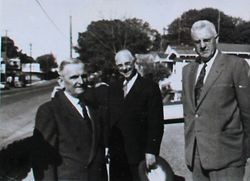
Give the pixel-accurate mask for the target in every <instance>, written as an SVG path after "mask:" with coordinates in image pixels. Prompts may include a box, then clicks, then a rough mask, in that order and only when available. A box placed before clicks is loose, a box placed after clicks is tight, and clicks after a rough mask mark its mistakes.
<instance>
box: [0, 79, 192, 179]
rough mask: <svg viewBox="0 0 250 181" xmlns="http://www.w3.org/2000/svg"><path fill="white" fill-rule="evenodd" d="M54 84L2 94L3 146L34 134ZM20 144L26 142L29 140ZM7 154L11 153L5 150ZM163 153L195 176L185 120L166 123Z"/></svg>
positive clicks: (187, 176) (185, 173)
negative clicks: (187, 152) (37, 116)
mask: <svg viewBox="0 0 250 181" xmlns="http://www.w3.org/2000/svg"><path fill="white" fill-rule="evenodd" d="M53 86H54V83H53V82H52V83H50V84H48V85H46V86H43V87H39V88H36V89H34V90H30V91H24V90H22V91H20V92H18V91H17V92H16V93H15V94H9V95H4V96H2V98H1V110H0V115H1V126H0V149H3V148H4V146H6V145H8V144H9V143H12V142H13V141H15V140H17V139H21V138H27V137H29V136H31V135H32V130H33V127H34V119H35V113H36V111H37V108H38V106H39V105H40V104H42V103H44V102H46V101H48V100H49V99H50V93H51V91H52V89H53ZM20 144H26V142H25V141H24V142H23V143H22V142H21V143H20ZM22 151H23V150H22ZM0 153H1V152H0ZM3 155H10V154H8V153H4V154H3ZM24 155H25V154H24ZM160 155H161V156H162V157H163V158H164V159H165V160H167V161H168V163H169V164H170V166H171V167H172V168H173V170H174V173H175V174H176V175H178V176H180V177H185V179H186V181H190V180H191V177H190V173H189V172H188V170H187V168H186V166H185V163H184V139H183V123H176V124H165V129H164V136H163V140H162V145H161V152H160ZM0 156H1V155H0ZM25 156H27V155H25ZM0 168H1V167H0ZM10 172H11V171H10ZM12 172H13V171H12ZM0 173H1V172H0ZM11 174H12V173H11ZM25 174H27V173H24V175H25ZM25 177H26V176H25ZM25 180H27V181H32V180H33V178H32V173H31V172H29V175H28V177H26V179H25Z"/></svg>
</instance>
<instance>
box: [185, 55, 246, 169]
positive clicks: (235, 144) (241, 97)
mask: <svg viewBox="0 0 250 181" xmlns="http://www.w3.org/2000/svg"><path fill="white" fill-rule="evenodd" d="M197 69H198V63H197V62H192V63H190V64H188V65H186V66H185V67H184V68H183V78H182V80H183V106H184V118H185V125H184V129H185V154H186V164H187V165H188V166H191V167H192V160H193V151H194V143H195V139H196V140H197V146H198V150H199V154H200V160H201V164H202V166H203V167H204V168H205V169H220V168H224V167H228V166H233V165H235V166H239V165H243V164H244V163H245V161H246V157H249V156H250V153H249V152H250V147H249V145H250V138H249V135H250V82H249V79H250V78H249V66H248V64H247V62H246V61H245V60H243V59H240V58H238V57H234V56H228V55H223V54H221V53H220V52H219V53H218V54H217V56H216V58H215V61H214V63H213V65H212V67H211V69H210V72H209V74H208V77H207V79H206V82H205V84H204V87H203V90H202V92H201V96H200V100H199V102H198V103H197V106H195V100H194V88H195V80H196V76H197Z"/></svg>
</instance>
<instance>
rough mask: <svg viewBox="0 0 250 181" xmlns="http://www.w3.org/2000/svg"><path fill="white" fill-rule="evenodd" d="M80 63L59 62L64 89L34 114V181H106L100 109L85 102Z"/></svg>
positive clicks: (82, 73)
mask: <svg viewBox="0 0 250 181" xmlns="http://www.w3.org/2000/svg"><path fill="white" fill-rule="evenodd" d="M84 73H85V71H84V65H83V63H82V62H81V61H80V60H77V59H70V60H65V61H62V63H61V65H60V67H59V74H60V79H61V80H62V84H63V85H64V87H65V90H64V91H58V92H57V93H56V95H55V97H54V98H53V99H52V100H51V101H49V102H47V103H45V104H43V105H41V106H40V107H39V109H38V111H37V115H36V123H35V130H34V144H33V155H32V156H33V157H32V158H33V170H34V177H35V180H44V181H106V180H107V176H106V170H105V158H104V156H105V154H104V146H103V144H102V141H101V140H102V135H101V132H102V130H101V129H102V127H101V117H100V114H99V108H98V106H97V105H93V104H90V103H88V101H87V100H88V97H85V95H86V94H87V88H86V85H84V81H83V76H84Z"/></svg>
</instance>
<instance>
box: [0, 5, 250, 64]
mask: <svg viewBox="0 0 250 181" xmlns="http://www.w3.org/2000/svg"><path fill="white" fill-rule="evenodd" d="M207 7H211V8H216V9H219V10H220V11H222V12H224V13H225V14H226V15H229V16H233V17H240V18H242V19H243V20H245V21H250V10H249V7H250V1H249V0H206V1H204V0H0V25H1V26H0V27H1V36H5V35H6V34H7V36H9V37H10V38H11V39H12V40H14V42H15V45H16V46H17V47H18V48H19V50H22V52H23V53H26V54H28V55H32V57H33V58H37V57H38V56H40V55H44V54H48V53H53V54H54V55H55V57H56V58H57V59H58V60H62V59H65V58H69V57H70V50H69V49H70V48H69V47H70V40H69V39H70V33H69V32H70V26H69V24H70V23H69V22H70V18H69V17H70V16H71V17H72V41H73V45H77V38H78V32H84V31H86V28H87V26H88V25H89V24H90V23H91V21H98V20H102V19H108V20H112V19H121V20H124V19H126V18H134V17H135V18H139V19H142V20H143V21H146V22H148V23H149V24H150V26H151V28H154V29H157V30H158V31H159V33H161V34H162V33H163V28H164V27H165V28H167V26H168V25H169V24H170V23H171V22H172V21H173V20H174V19H176V18H178V17H180V16H181V15H182V13H184V12H186V11H188V10H190V9H197V10H199V9H203V8H207ZM73 57H77V54H75V53H74V50H73Z"/></svg>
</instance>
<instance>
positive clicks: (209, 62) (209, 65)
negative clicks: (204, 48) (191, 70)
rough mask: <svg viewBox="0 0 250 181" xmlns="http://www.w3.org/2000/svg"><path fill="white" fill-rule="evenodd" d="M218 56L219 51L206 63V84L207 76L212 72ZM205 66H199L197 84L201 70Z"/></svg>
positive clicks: (202, 64)
mask: <svg viewBox="0 0 250 181" xmlns="http://www.w3.org/2000/svg"><path fill="white" fill-rule="evenodd" d="M217 54H218V50H216V52H215V54H214V56H213V57H212V58H211V59H210V60H209V61H208V62H207V63H206V64H207V67H206V75H205V77H204V83H205V82H206V80H207V76H208V74H209V72H210V70H211V67H212V65H213V63H214V60H215V57H216V56H217ZM203 66H204V63H200V64H199V67H198V71H197V75H196V81H195V82H197V79H198V77H199V75H200V72H201V69H202V67H203Z"/></svg>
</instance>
